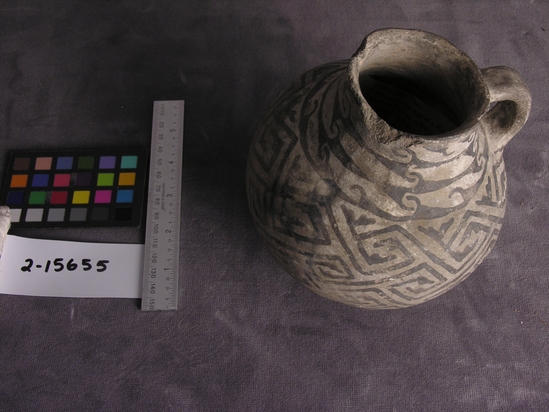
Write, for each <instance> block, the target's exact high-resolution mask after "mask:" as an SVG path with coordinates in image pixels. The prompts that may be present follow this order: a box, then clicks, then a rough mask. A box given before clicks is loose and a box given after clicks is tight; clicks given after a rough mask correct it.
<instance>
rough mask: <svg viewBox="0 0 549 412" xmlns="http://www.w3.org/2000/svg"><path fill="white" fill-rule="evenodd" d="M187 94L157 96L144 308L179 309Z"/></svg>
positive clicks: (152, 143)
mask: <svg viewBox="0 0 549 412" xmlns="http://www.w3.org/2000/svg"><path fill="white" fill-rule="evenodd" d="M184 109H185V104H184V101H183V100H171V101H156V102H154V110H153V126H152V135H151V153H150V165H149V192H148V198H147V223H146V233H145V250H144V256H143V288H142V294H141V297H142V300H141V310H145V311H153V310H175V309H177V295H178V278H179V234H180V219H181V215H180V213H181V173H182V168H183V124H184V122H183V118H184V111H185V110H184Z"/></svg>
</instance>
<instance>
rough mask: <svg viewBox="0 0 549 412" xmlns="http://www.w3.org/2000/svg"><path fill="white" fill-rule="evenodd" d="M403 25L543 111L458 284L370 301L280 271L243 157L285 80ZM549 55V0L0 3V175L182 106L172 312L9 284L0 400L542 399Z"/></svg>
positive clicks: (136, 130) (469, 404)
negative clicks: (33, 152)
mask: <svg viewBox="0 0 549 412" xmlns="http://www.w3.org/2000/svg"><path fill="white" fill-rule="evenodd" d="M390 26H392V27H405V28H418V29H423V30H428V31H433V32H435V33H437V34H440V35H442V36H443V37H445V38H447V39H448V40H450V41H451V42H453V43H454V44H455V45H456V46H458V47H459V48H460V49H462V50H464V51H465V52H466V53H468V54H469V55H470V56H471V57H472V58H473V60H475V61H476V62H477V64H478V65H479V66H480V67H487V66H493V65H506V66H510V67H512V68H514V69H516V70H518V71H519V72H520V73H521V74H522V76H523V77H524V79H525V80H526V82H527V83H528V84H529V86H530V87H531V89H532V94H533V108H532V112H531V115H530V120H529V121H528V123H527V124H526V126H525V127H524V129H523V130H522V131H521V132H520V134H519V135H518V136H516V137H515V138H514V139H513V140H512V141H511V142H510V143H509V145H508V146H507V148H506V151H505V160H506V167H507V174H508V208H507V215H506V219H505V223H504V227H503V230H502V233H501V236H500V239H499V240H498V243H497V245H496V248H495V250H494V251H493V252H492V253H491V254H490V255H489V257H488V258H487V259H486V260H485V261H484V263H483V264H482V265H481V266H480V267H479V268H478V269H477V270H476V272H475V273H474V274H473V275H472V276H471V277H469V279H467V280H466V281H465V282H463V283H462V284H460V285H459V286H457V287H456V288H455V289H453V290H451V291H450V292H448V293H446V294H445V295H443V296H441V297H439V298H437V299H435V300H433V301H430V302H428V303H425V304H423V305H420V306H417V307H414V308H410V309H405V310H398V311H377V312H376V311H365V310H360V309H356V308H351V307H346V306H343V305H341V304H338V303H334V302H331V301H328V300H325V299H322V298H320V297H318V296H316V295H314V294H313V293H311V292H309V291H308V290H306V289H305V288H303V287H302V286H300V285H299V284H297V283H296V282H295V281H294V280H293V279H292V278H291V277H290V276H289V275H287V274H286V273H284V272H283V271H282V269H281V268H280V267H279V266H278V265H277V263H276V262H275V261H274V259H273V258H272V257H271V256H270V254H269V253H268V252H267V250H266V249H265V247H264V246H263V245H262V244H261V242H260V238H259V236H258V234H257V232H256V231H255V229H254V227H253V225H252V222H251V218H250V216H249V213H248V210H247V204H246V199H245V189H244V171H245V159H246V155H247V148H248V145H249V142H250V140H251V138H252V135H253V133H254V130H255V129H256V127H257V125H258V122H259V121H260V119H261V116H262V114H263V113H264V112H265V110H266V108H267V106H268V105H269V103H270V102H271V101H272V100H273V98H274V97H275V95H276V93H277V92H278V91H279V90H280V89H281V88H282V87H283V86H285V85H286V84H287V83H288V82H290V81H292V80H293V79H294V78H296V77H297V76H298V75H300V74H301V73H302V72H304V71H305V70H307V69H309V68H312V67H314V66H316V65H319V64H321V63H325V62H329V61H333V60H338V59H343V58H349V57H350V56H351V55H352V53H353V52H354V51H355V50H356V48H357V47H358V46H359V44H360V42H361V41H362V39H363V37H364V36H365V35H366V34H367V33H369V32H371V31H372V30H375V29H378V28H382V27H390ZM548 63H549V3H548V2H545V1H535V0H530V1H522V0H520V1H519V0H515V1H506V2H504V1H499V2H498V1H491V0H482V1H460V2H458V1H427V0H425V1H398V0H392V1H391V0H389V1H387V0H386V1H364V0H340V1H337V2H336V1H333V2H330V1H312V0H304V1H297V0H295V1H293V2H286V1H281V2H273V1H271V0H268V1H267V0H244V1H229V0H201V1H175V0H173V1H153V0H151V1H145V0H126V1H88V2H72V1H68V0H52V1H47V2H44V1H38V0H35V1H32V0H29V1H23V0H13V1H12V0H3V1H0V151H1V153H0V156H1V159H0V160H1V162H2V164H1V166H2V172H1V173H2V175H3V173H4V172H3V169H4V167H5V161H6V156H7V154H8V152H9V151H10V150H13V149H31V148H32V149H34V148H38V149H40V148H44V149H46V148H47V149H49V148H60V147H62V148H80V147H98V148H99V147H125V146H130V145H137V146H142V147H148V145H149V138H150V127H151V116H152V102H153V101H154V100H155V99H184V100H185V101H186V109H187V110H186V125H185V133H186V134H185V166H184V171H183V211H182V218H183V223H182V228H183V231H182V238H181V241H182V244H181V256H182V263H181V277H180V291H179V299H180V307H179V310H178V311H177V312H156V313H144V312H141V311H140V310H139V301H138V300H124V299H68V298H38V297H21V296H8V295H2V296H0V410H3V411H4V410H5V411H12V410H13V411H28V410H35V411H65V410H66V411H79V410H82V411H84V410H85V411H88V410H90V411H527V410H528V411H546V410H548V409H549V276H548V273H549V253H548V251H547V246H548V242H549V239H548V236H547V235H548V218H549V207H548V202H549V181H548V178H549V146H548V143H547V137H548V136H547V135H548V133H549V132H548V130H547V129H548V125H549V114H548V105H549V92H548V89H549V82H548V69H547V68H548V66H549V64H548ZM20 234H21V233H20ZM24 235H27V236H33V237H50V238H59V239H72V240H88V241H112V242H132V243H137V242H140V241H142V240H143V238H144V232H143V231H142V230H138V229H120V230H118V229H109V230H106V229H94V230H64V231H61V230H60V231H48V232H43V231H39V230H35V231H31V232H25V233H24Z"/></svg>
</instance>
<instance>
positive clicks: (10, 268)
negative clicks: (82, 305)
mask: <svg viewBox="0 0 549 412" xmlns="http://www.w3.org/2000/svg"><path fill="white" fill-rule="evenodd" d="M143 251H144V246H143V245H135V244H115V243H88V242H70V241H59V240H41V239H30V238H23V237H18V236H12V235H8V236H7V239H6V243H5V245H4V250H3V251H2V257H1V258H0V293H5V294H12V295H29V296H57V297H74V298H140V297H141V286H142V285H141V279H142V268H143Z"/></svg>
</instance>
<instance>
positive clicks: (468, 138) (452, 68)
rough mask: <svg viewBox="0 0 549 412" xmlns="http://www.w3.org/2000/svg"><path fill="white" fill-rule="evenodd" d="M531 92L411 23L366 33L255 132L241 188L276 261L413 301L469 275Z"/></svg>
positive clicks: (356, 297)
mask: <svg viewBox="0 0 549 412" xmlns="http://www.w3.org/2000/svg"><path fill="white" fill-rule="evenodd" d="M530 101H531V98H530V93H529V90H528V88H527V86H526V85H525V83H524V82H523V80H522V79H521V78H520V76H519V75H518V74H517V73H516V72H515V71H514V70H512V69H509V68H506V67H491V68H487V69H482V70H481V69H479V68H478V67H477V66H476V65H475V63H474V62H473V61H472V60H471V59H470V58H469V57H468V56H467V55H466V54H465V53H463V52H462V51H460V50H458V49H457V48H456V47H455V46H453V45H452V44H451V43H449V42H448V41H446V40H445V39H443V38H441V37H440V36H437V35H435V34H432V33H427V32H423V31H419V30H406V29H383V30H379V31H375V32H373V33H371V34H369V35H368V36H367V37H366V38H365V39H364V41H363V43H362V45H361V46H360V47H359V49H358V51H357V52H356V53H355V54H354V55H353V56H352V58H351V59H349V60H344V61H338V62H334V63H330V64H326V65H323V66H320V67H317V68H314V69H312V70H310V71H308V72H306V73H305V74H303V75H302V76H301V77H300V78H299V79H297V80H296V81H295V82H294V83H293V84H291V85H290V86H289V87H287V88H286V89H285V90H283V91H282V92H281V93H280V95H279V96H278V97H277V99H276V100H275V102H274V104H273V105H272V107H271V108H270V110H269V112H268V113H267V115H266V117H265V119H264V121H263V122H262V124H261V126H260V128H259V130H258V132H257V134H256V136H255V138H254V140H253V141H252V144H251V147H250V152H249V157H248V165H247V177H246V185H247V194H248V202H249V206H250V210H251V213H252V216H253V219H254V222H255V224H256V226H257V229H258V231H259V233H260V234H261V236H262V238H263V240H264V241H265V243H266V245H267V247H268V248H269V250H270V251H271V253H272V254H273V255H274V256H275V258H276V259H277V260H278V262H280V264H281V265H282V266H283V267H284V268H285V269H286V271H287V272H289V273H290V274H291V275H292V276H293V277H294V278H295V279H297V280H298V281H299V282H301V283H302V284H303V285H305V286H306V287H308V288H309V289H311V290H312V291H314V292H316V293H318V294H319V295H321V296H324V297H326V298H329V299H333V300H336V301H339V302H342V303H345V304H348V305H352V306H358V307H361V308H368V309H394V308H404V307H408V306H412V305H416V304H419V303H422V302H425V301H427V300H429V299H432V298H434V297H436V296H439V295H441V294H442V293H444V292H446V291H448V290H449V289H450V288H452V287H454V286H455V285H456V284H458V283H459V282H461V281H462V280H464V279H465V278H466V277H467V276H468V275H469V274H471V272H473V271H474V270H475V268H476V267H477V266H478V265H479V264H480V263H481V262H482V260H483V259H484V258H485V257H486V255H487V254H488V253H489V252H490V251H491V250H492V248H493V247H494V244H495V242H496V239H497V237H498V235H499V233H500V230H501V226H502V221H503V215H504V212H505V187H506V177H505V168H504V163H503V157H502V154H503V148H504V147H505V145H506V144H507V142H508V141H509V140H510V139H511V138H512V137H513V136H514V135H515V134H516V133H517V132H518V131H519V130H520V129H521V128H522V126H523V125H524V123H525V122H526V119H527V118H528V114H529V111H530Z"/></svg>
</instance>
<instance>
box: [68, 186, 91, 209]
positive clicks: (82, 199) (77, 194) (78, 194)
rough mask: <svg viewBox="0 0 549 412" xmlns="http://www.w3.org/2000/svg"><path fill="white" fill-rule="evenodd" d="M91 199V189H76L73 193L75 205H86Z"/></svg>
mask: <svg viewBox="0 0 549 412" xmlns="http://www.w3.org/2000/svg"><path fill="white" fill-rule="evenodd" d="M89 201H90V191H89V190H75V191H74V193H73V195H72V203H73V204H74V205H86V204H88V203H89Z"/></svg>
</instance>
